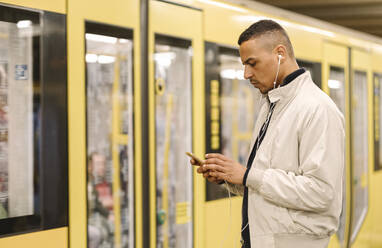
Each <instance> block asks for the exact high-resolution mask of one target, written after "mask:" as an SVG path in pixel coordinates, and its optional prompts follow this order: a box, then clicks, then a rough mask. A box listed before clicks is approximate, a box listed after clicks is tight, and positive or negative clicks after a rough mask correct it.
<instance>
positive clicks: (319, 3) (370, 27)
mask: <svg viewBox="0 0 382 248" xmlns="http://www.w3.org/2000/svg"><path fill="white" fill-rule="evenodd" d="M256 1H257V2H262V3H264V4H268V5H273V6H276V7H279V8H282V9H286V10H289V11H293V12H297V13H300V14H303V15H307V16H311V17H314V18H317V19H321V20H324V21H327V22H331V23H334V24H338V25H341V26H345V27H348V28H351V29H355V30H359V31H362V32H366V33H369V34H373V35H376V36H379V37H382V0H256Z"/></svg>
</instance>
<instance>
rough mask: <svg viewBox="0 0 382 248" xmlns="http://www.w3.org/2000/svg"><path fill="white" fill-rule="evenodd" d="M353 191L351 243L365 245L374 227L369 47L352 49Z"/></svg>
mask: <svg viewBox="0 0 382 248" xmlns="http://www.w3.org/2000/svg"><path fill="white" fill-rule="evenodd" d="M351 66H352V67H351V69H352V70H351V74H350V76H351V88H350V91H351V139H352V140H351V161H352V163H351V169H352V170H351V177H352V181H351V182H352V183H351V192H352V208H351V209H352V210H351V221H350V237H349V240H350V241H349V242H350V243H349V244H350V245H351V246H352V247H362V246H364V245H366V244H367V243H369V242H370V235H369V234H370V232H371V229H372V226H371V223H372V222H371V218H370V215H369V214H368V212H369V208H370V200H371V199H372V197H371V195H370V193H371V192H370V190H369V184H370V171H371V170H372V168H373V167H374V165H373V162H374V161H373V158H374V156H373V138H372V133H373V130H372V104H373V97H371V96H372V95H373V83H372V72H371V57H370V54H369V53H368V52H366V51H361V50H358V49H352V53H351Z"/></svg>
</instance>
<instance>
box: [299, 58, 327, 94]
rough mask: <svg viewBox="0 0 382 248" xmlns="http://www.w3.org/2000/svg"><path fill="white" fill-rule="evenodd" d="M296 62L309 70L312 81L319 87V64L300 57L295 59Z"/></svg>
mask: <svg viewBox="0 0 382 248" xmlns="http://www.w3.org/2000/svg"><path fill="white" fill-rule="evenodd" d="M297 64H298V65H299V67H303V68H305V69H306V70H307V71H309V72H310V75H311V76H312V79H313V82H314V83H315V84H316V85H317V86H318V87H320V88H321V64H320V63H316V62H310V61H306V60H301V59H297Z"/></svg>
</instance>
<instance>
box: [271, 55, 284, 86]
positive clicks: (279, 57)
mask: <svg viewBox="0 0 382 248" xmlns="http://www.w3.org/2000/svg"><path fill="white" fill-rule="evenodd" d="M277 57H278V59H279V60H278V62H277V72H276V77H275V81H273V89H275V88H276V81H277V77H278V76H279V70H280V61H281V59H282V58H283V56H281V54H279V55H277Z"/></svg>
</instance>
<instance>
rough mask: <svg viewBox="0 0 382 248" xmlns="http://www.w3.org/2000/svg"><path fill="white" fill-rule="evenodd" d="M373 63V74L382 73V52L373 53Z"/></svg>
mask: <svg viewBox="0 0 382 248" xmlns="http://www.w3.org/2000/svg"><path fill="white" fill-rule="evenodd" d="M371 61H372V69H373V72H378V73H382V51H381V52H377V51H373V54H372V57H371Z"/></svg>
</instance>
